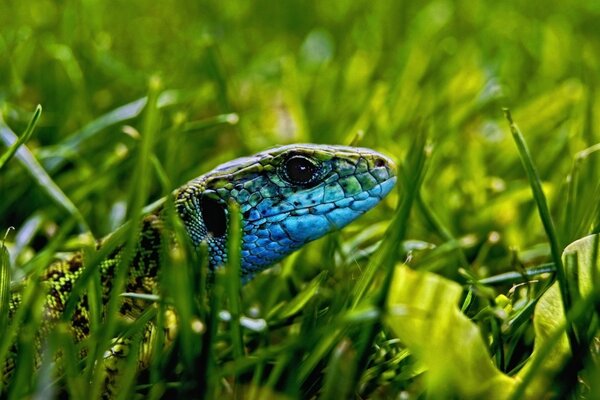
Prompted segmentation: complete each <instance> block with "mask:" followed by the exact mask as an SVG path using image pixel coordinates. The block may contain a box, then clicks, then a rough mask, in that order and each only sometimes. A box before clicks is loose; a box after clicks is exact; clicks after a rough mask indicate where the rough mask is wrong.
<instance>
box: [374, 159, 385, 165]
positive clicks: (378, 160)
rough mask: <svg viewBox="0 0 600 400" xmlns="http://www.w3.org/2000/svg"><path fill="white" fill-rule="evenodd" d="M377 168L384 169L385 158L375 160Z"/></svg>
mask: <svg viewBox="0 0 600 400" xmlns="http://www.w3.org/2000/svg"><path fill="white" fill-rule="evenodd" d="M375 166H376V167H383V166H385V160H384V159H383V158H377V159H375Z"/></svg>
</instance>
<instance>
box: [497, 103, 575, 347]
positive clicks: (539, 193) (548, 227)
mask: <svg viewBox="0 0 600 400" xmlns="http://www.w3.org/2000/svg"><path fill="white" fill-rule="evenodd" d="M504 115H505V117H506V120H507V121H508V123H509V126H510V131H511V133H512V136H513V139H514V141H515V144H516V145H517V149H518V150H519V156H520V157H521V162H522V163H523V167H524V168H525V172H526V173H527V178H528V179H529V184H530V185H531V191H532V192H533V198H534V200H535V203H536V205H537V208H538V213H539V215H540V219H541V220H542V224H543V225H544V230H545V231H546V236H547V237H548V241H549V243H550V251H551V253H552V259H553V261H554V265H555V266H556V278H557V280H558V284H559V287H560V291H561V295H562V302H563V308H564V311H565V314H566V313H568V312H569V310H570V309H571V306H572V299H571V294H570V291H569V282H567V275H566V273H565V267H564V265H563V262H562V258H561V254H562V249H561V248H560V240H559V239H558V235H557V233H556V229H555V227H554V222H553V220H552V216H551V215H550V209H549V208H548V203H547V201H546V195H545V194H544V191H543V189H542V184H541V179H540V176H539V174H538V172H537V170H536V168H535V165H534V163H533V160H532V158H531V154H530V152H529V148H528V147H527V143H526V142H525V138H524V137H523V134H522V133H521V131H520V129H519V127H518V126H517V125H516V124H515V123H514V121H513V119H512V116H511V114H510V111H509V110H508V109H504ZM567 332H568V336H569V342H570V344H571V348H572V349H573V351H576V349H577V348H578V347H579V342H578V340H577V336H576V334H575V330H574V327H573V326H570V327H569V329H568V330H567Z"/></svg>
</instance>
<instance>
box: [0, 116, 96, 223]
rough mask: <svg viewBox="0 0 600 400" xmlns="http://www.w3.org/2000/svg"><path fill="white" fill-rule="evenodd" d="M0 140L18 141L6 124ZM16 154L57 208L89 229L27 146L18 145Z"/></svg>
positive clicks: (0, 127)
mask: <svg viewBox="0 0 600 400" xmlns="http://www.w3.org/2000/svg"><path fill="white" fill-rule="evenodd" d="M0 140H2V141H3V142H4V144H6V145H7V146H12V145H14V144H15V143H17V142H18V141H19V139H18V138H17V135H15V133H14V132H13V131H12V130H11V129H10V128H9V127H8V126H6V125H0ZM16 156H17V158H18V159H19V161H20V162H21V164H22V165H23V167H24V168H25V170H26V171H27V172H29V174H30V175H31V177H32V178H33V180H34V181H35V183H36V184H37V185H38V187H39V188H40V190H41V191H42V192H44V193H46V194H47V195H48V197H50V199H52V200H53V201H54V202H55V203H56V205H58V206H59V208H62V209H63V210H65V211H66V212H67V213H68V214H69V215H71V216H72V217H73V218H75V219H76V220H77V222H78V223H79V226H80V228H81V229H82V230H83V231H86V232H87V231H89V230H90V229H89V226H88V224H87V222H86V221H85V218H83V215H82V214H81V212H80V211H79V209H78V208H77V207H76V206H75V204H73V202H72V201H71V199H69V198H68V197H67V195H65V194H64V192H63V191H62V190H61V189H60V188H59V187H58V185H57V184H56V183H54V180H52V178H51V177H50V175H48V173H47V172H46V170H45V169H44V167H42V165H41V164H40V163H39V162H38V160H37V159H36V157H35V156H34V155H33V153H32V152H31V151H30V150H29V149H28V148H27V146H21V147H19V148H18V149H17V150H16Z"/></svg>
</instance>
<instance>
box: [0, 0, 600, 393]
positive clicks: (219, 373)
mask: <svg viewBox="0 0 600 400" xmlns="http://www.w3.org/2000/svg"><path fill="white" fill-rule="evenodd" d="M599 13H600V10H599V9H598V8H597V6H595V3H593V2H587V3H582V4H567V3H564V2H559V1H550V2H546V3H544V4H543V5H538V4H536V3H535V2H534V3H531V2H529V3H524V2H517V1H510V2H503V3H495V2H492V1H485V2H479V3H477V4H473V3H472V2H451V1H444V0H441V1H430V2H368V1H339V2H336V3H335V4H330V5H328V6H325V5H324V4H320V3H318V2H315V3H314V4H309V3H306V2H304V1H295V0H294V1H289V2H285V3H282V4H273V3H272V2H268V1H266V0H259V1H255V2H252V3H248V2H242V1H234V2H228V3H226V4H221V3H218V4H217V2H212V1H207V2H186V1H181V0H171V1H168V2H166V3H164V2H163V3H151V2H148V1H146V0H134V1H130V2H123V3H120V4H118V5H115V4H110V3H107V2H100V1H96V0H91V1H85V2H66V3H65V2H63V3H59V2H53V1H50V0H40V1H36V2H33V3H31V4H29V3H25V2H3V3H2V4H0V24H1V26H2V30H1V32H0V143H2V144H3V145H2V146H0V238H3V237H4V235H5V232H8V234H7V239H6V243H5V244H6V248H7V249H8V253H9V254H10V257H9V259H8V260H6V257H4V255H2V254H0V255H2V259H1V263H2V265H0V272H1V273H2V274H1V275H0V294H3V293H4V292H5V289H6V288H7V287H8V286H15V285H18V284H19V282H21V281H22V279H23V277H24V276H25V275H28V276H31V277H32V279H35V276H37V275H39V274H40V273H41V271H42V270H43V268H45V267H46V266H47V265H48V264H49V263H50V261H51V259H52V257H54V255H55V254H57V252H58V253H61V252H72V251H77V250H83V251H84V254H85V257H86V263H87V268H86V269H85V271H84V273H83V275H82V278H81V280H80V281H79V282H78V284H76V285H75V286H74V288H73V293H74V296H73V297H72V298H71V300H70V302H69V303H68V304H67V312H66V314H65V317H64V320H63V321H62V322H63V323H61V324H59V326H58V327H57V328H56V329H54V330H52V332H50V334H49V337H48V340H47V342H45V343H42V345H41V347H42V350H43V351H42V358H41V359H39V360H36V362H37V363H38V364H39V365H40V366H39V369H38V371H39V372H38V373H36V374H32V373H31V371H32V368H31V364H32V363H33V362H34V354H35V353H36V350H35V348H36V346H38V344H37V343H36V339H35V332H36V331H37V330H38V329H39V327H40V324H41V319H40V315H39V313H35V312H32V310H34V309H35V307H38V306H39V304H40V301H41V300H43V299H42V297H43V296H41V292H40V291H39V290H37V287H34V286H32V285H28V286H27V287H26V288H25V291H24V292H23V304H24V305H23V306H22V307H21V308H19V309H18V310H17V311H16V313H15V314H14V315H13V316H12V320H11V323H10V324H2V325H1V326H0V359H3V358H4V357H5V356H6V354H7V352H8V351H9V349H10V344H11V343H12V341H13V340H18V341H19V343H20V348H22V349H24V350H23V351H22V352H20V353H19V356H18V359H19V360H22V361H21V362H20V363H18V364H19V366H18V367H17V368H16V369H15V376H14V379H13V381H12V384H11V385H9V387H8V389H6V388H3V390H8V393H9V394H10V395H11V396H13V397H21V396H31V395H33V394H35V393H42V392H44V393H49V392H48V391H52V393H59V392H66V393H67V394H68V395H69V396H70V397H73V398H87V397H88V396H89V395H97V394H98V393H99V391H101V390H102V379H103V377H102V371H101V368H100V367H99V365H100V364H101V362H102V359H103V355H104V352H105V351H106V350H107V349H108V348H109V347H110V346H111V341H112V339H113V338H114V337H115V336H117V335H123V337H127V338H130V339H131V340H132V342H133V343H134V346H135V343H140V338H141V337H142V336H141V335H142V332H143V330H144V324H143V320H142V321H138V322H136V323H132V324H130V325H127V326H123V324H122V323H121V321H119V320H118V319H117V318H116V317H115V313H114V311H115V310H116V307H117V303H118V300H119V298H120V295H121V293H120V291H118V290H117V291H115V292H114V293H113V296H112V298H111V303H110V305H109V307H108V309H109V313H108V314H107V317H106V318H104V319H103V318H101V316H100V309H101V305H100V303H99V293H100V292H101V287H100V284H99V277H98V270H97V266H98V265H99V264H100V263H101V262H102V260H103V259H104V258H105V257H106V256H107V255H108V254H110V253H111V252H112V251H113V250H114V249H115V248H116V247H117V246H119V245H123V244H125V248H126V251H125V256H124V257H123V259H124V260H125V261H124V262H123V263H122V264H123V265H121V267H126V266H127V265H126V264H127V263H126V260H127V258H128V257H127V253H128V252H129V253H131V252H132V251H133V250H132V246H133V244H134V243H135V240H137V236H136V233H137V226H138V225H137V221H139V219H140V218H141V216H142V214H143V211H147V210H148V209H149V208H156V207H157V206H158V205H159V204H163V205H164V207H165V210H166V211H165V216H166V217H165V218H166V223H167V224H168V225H169V227H170V228H171V232H172V234H173V237H175V238H176V240H177V241H178V242H180V243H185V240H182V239H184V236H185V233H184V232H183V229H182V227H181V226H180V225H178V224H179V222H178V221H177V219H176V218H174V216H173V215H172V210H171V209H170V207H171V206H172V205H171V204H170V200H169V199H168V198H167V199H166V200H165V196H167V195H168V194H169V193H170V192H171V191H172V190H173V189H174V188H176V187H178V186H179V185H181V184H183V183H184V182H186V181H187V180H189V179H191V178H193V177H196V176H198V175H200V174H202V173H204V172H206V171H208V170H210V169H211V168H213V167H214V166H216V165H217V164H219V163H221V162H224V161H228V160H231V159H233V158H235V157H239V156H244V155H249V154H252V153H254V152H257V151H260V150H263V149H265V148H268V147H271V146H274V145H277V144H286V143H297V142H316V143H336V144H350V143H352V144H353V145H359V146H366V147H371V148H374V149H376V150H379V151H382V152H384V153H386V154H387V155H389V156H391V157H392V158H394V159H395V160H396V161H397V162H398V163H401V166H400V171H401V175H400V176H401V177H402V179H399V184H398V188H397V189H398V190H397V191H396V192H395V193H393V194H391V195H390V196H389V197H388V198H387V199H386V200H385V201H384V202H383V203H382V204H380V205H379V206H378V207H377V208H376V209H375V210H373V211H372V212H370V213H368V214H367V215H365V216H364V217H362V218H361V219H359V220H358V221H356V222H354V223H353V224H351V225H350V226H348V227H347V228H346V229H344V230H343V231H342V232H341V233H335V234H332V235H330V236H328V237H326V238H324V239H322V240H319V241H317V242H316V243H313V244H310V245H308V246H306V247H305V248H304V249H302V250H300V251H299V252H298V253H296V254H294V255H292V256H290V257H288V258H287V259H286V260H284V261H283V262H281V263H280V264H279V265H277V266H275V267H274V268H273V269H272V270H270V271H268V272H266V273H264V274H261V275H259V276H258V277H256V279H254V280H253V281H252V282H250V283H249V284H248V285H245V286H244V287H242V288H240V287H239V286H238V285H239V283H238V282H233V281H232V280H231V272H229V274H228V273H223V274H218V275H217V276H216V277H215V280H214V282H213V284H211V285H206V284H205V282H206V280H207V276H206V260H205V259H204V258H203V257H202V254H198V253H197V252H195V251H193V250H192V249H190V248H188V247H189V246H187V245H185V244H183V245H181V246H180V247H177V248H176V249H173V248H169V247H167V248H165V249H164V257H163V260H164V265H163V268H162V269H163V271H164V273H163V274H162V276H161V277H160V280H161V292H160V295H158V296H157V297H156V298H154V299H153V300H152V301H151V303H152V304H153V306H152V308H151V309H149V311H148V313H147V314H144V316H143V317H142V318H147V319H152V320H154V321H155V324H156V326H157V329H156V331H157V332H158V333H157V335H156V337H155V338H154V340H155V346H154V347H155V348H154V350H153V351H154V353H155V354H154V357H153V358H152V359H151V361H150V364H149V366H148V368H147V369H146V370H145V371H143V372H142V373H141V374H140V376H136V375H135V371H136V368H134V365H135V363H136V357H135V354H134V353H135V352H132V353H131V354H130V355H129V356H128V357H127V358H126V360H125V361H124V362H125V364H126V365H128V367H127V368H125V369H126V371H127V372H124V373H123V382H124V386H126V387H128V388H129V389H128V390H126V391H123V392H122V394H121V396H122V397H123V398H128V396H129V395H130V394H131V393H133V392H138V393H141V394H143V395H147V396H149V397H151V398H160V397H161V396H163V395H165V394H168V395H173V394H178V395H180V396H181V397H182V398H183V397H186V398H188V397H202V396H204V397H205V398H217V397H222V396H229V397H234V396H237V397H241V396H244V397H248V398H255V399H259V398H264V397H265V396H274V397H275V396H279V395H280V396H288V397H290V398H307V397H311V396H322V397H323V398H336V395H338V393H339V394H340V395H342V394H347V395H348V396H349V397H353V396H359V397H362V398H366V397H375V398H387V397H395V396H397V395H398V394H399V393H401V392H404V393H405V395H406V396H408V397H409V398H417V397H419V396H420V395H422V394H423V393H429V394H433V395H435V394H436V393H437V394H439V388H433V389H432V388H428V387H427V385H428V383H427V380H426V379H425V377H426V376H427V375H426V372H425V370H424V367H423V365H422V364H420V363H419V362H418V361H419V360H415V355H414V354H411V352H410V351H409V350H408V349H407V347H406V343H402V342H401V341H399V339H398V337H397V336H396V335H395V333H394V332H392V331H391V330H390V329H389V328H388V327H387V326H386V324H385V323H382V322H381V321H382V318H383V317H385V315H387V311H386V305H385V300H386V298H387V297H388V292H389V291H390V290H393V288H392V289H391V288H390V287H389V284H390V282H391V279H392V273H393V272H394V269H395V267H396V266H397V265H398V264H401V263H406V264H408V265H409V266H410V267H411V268H412V269H414V270H424V271H431V272H434V273H436V274H438V275H440V276H443V277H445V278H448V279H450V280H453V281H455V282H458V283H459V284H460V285H462V287H463V288H464V293H463V296H464V299H463V300H464V301H463V302H462V304H461V305H460V306H462V310H463V312H464V313H465V314H466V315H467V316H468V317H469V318H471V320H472V321H474V322H475V323H476V324H477V327H478V329H479V330H480V332H481V334H482V336H483V337H484V338H485V339H486V341H485V342H486V345H487V346H488V350H489V353H490V354H489V355H490V360H492V361H493V363H494V365H495V366H496V367H497V368H498V369H499V370H500V371H502V372H505V373H507V374H509V375H510V376H515V374H517V373H518V372H519V371H520V370H521V369H522V367H523V365H526V364H527V362H528V361H530V360H529V359H528V357H529V355H530V353H531V350H532V346H533V339H534V336H535V334H534V330H533V326H532V323H531V318H532V315H533V311H534V307H535V303H536V301H537V300H538V299H539V298H540V296H541V295H542V294H543V291H544V290H545V289H546V288H547V287H548V286H549V284H550V283H551V280H552V279H553V274H552V273H549V272H554V271H558V280H559V281H560V283H561V285H562V287H563V289H571V291H572V294H571V295H569V296H565V300H566V301H565V306H566V308H567V309H569V314H568V315H569V317H570V319H569V320H568V321H569V326H571V328H570V329H569V330H568V331H569V332H570V336H571V341H572V342H573V343H574V344H576V345H577V344H582V345H581V346H579V345H577V346H576V347H577V352H578V354H583V355H584V356H585V357H584V358H585V359H586V360H588V359H589V357H588V355H589V353H588V352H587V347H586V346H585V344H586V343H588V341H589V339H590V337H591V336H593V334H594V333H595V328H596V326H597V322H596V317H594V319H593V320H592V322H591V323H590V324H589V327H590V328H589V329H584V328H585V327H584V326H582V321H584V319H582V318H580V316H581V315H583V314H585V313H584V312H583V311H581V307H582V306H581V304H587V305H589V304H594V305H595V303H596V302H597V301H596V300H595V299H594V296H593V295H589V296H588V295H585V296H583V297H579V296H578V295H577V293H579V289H578V284H577V281H576V277H575V276H576V275H577V268H578V264H577V262H574V263H573V262H571V263H570V264H569V266H570V267H569V268H565V270H564V271H563V268H562V267H560V263H561V258H560V253H561V252H562V250H563V248H564V247H565V246H567V245H568V244H569V243H571V242H573V241H575V240H576V239H578V238H581V237H583V236H585V235H586V234H589V233H597V232H598V229H599V228H598V227H599V226H600V223H599V221H600V212H599V211H600V207H599V206H598V195H599V194H600V192H599V187H600V186H599V185H598V182H599V179H600V168H598V167H599V166H600V164H599V158H598V152H597V147H598V146H597V143H598V142H599V137H598V129H597V128H596V127H597V126H598V122H599V121H600V120H599V117H598V116H599V115H600V114H599V112H598V107H599V102H598V99H597V91H596V87H597V86H598V78H597V77H598V76H600V70H599V69H600V62H599V57H598V54H600V48H598V43H599V40H598V39H599V38H600V32H599V31H598V30H597V28H596V24H595V22H594V21H596V20H597V18H598V17H599V16H600V15H599ZM38 104H40V105H41V106H42V107H43V109H44V112H43V113H42V115H41V117H40V112H39V108H38V109H36V107H37V105H38ZM503 107H509V108H510V109H511V111H512V115H513V118H514V121H515V122H516V123H517V124H518V125H519V127H520V129H521V132H522V133H521V134H519V135H516V138H517V141H516V142H515V140H514V139H513V136H512V135H511V131H510V129H509V126H508V125H507V124H506V121H505V120H504V116H503V113H502V108H503ZM34 127H35V129H34ZM23 132H24V133H23ZM31 132H33V134H32V135H31ZM424 132H427V134H426V135H425V134H424ZM17 138H20V142H22V143H19V144H20V147H19V148H18V149H17V147H16V145H14V146H13V147H11V146H12V145H13V143H15V142H16V141H17ZM426 140H427V141H426ZM524 149H528V151H524ZM15 150H17V153H16V155H15V153H14V151H15ZM522 160H524V161H525V167H526V168H525V169H524V168H523V165H522ZM532 186H533V188H534V194H532V190H531V187H532ZM161 199H162V200H161ZM542 199H545V200H542ZM148 204H150V205H151V206H150V207H147V205H148ZM540 215H541V218H540ZM127 221H130V222H133V223H129V224H128V223H127ZM548 221H552V224H551V225H552V226H553V227H551V228H549V225H548V223H549V222H548ZM11 226H12V227H14V230H10V231H9V230H8V229H9V227H11ZM115 230H116V232H115ZM112 232H114V233H113V234H112V235H111V236H109V237H107V238H106V236H107V235H108V234H110V233H112ZM101 238H106V239H105V240H104V244H103V247H101V248H100V249H95V248H94V239H96V240H98V239H101ZM232 238H233V239H235V238H236V237H235V235H233V236H232ZM238 239H239V238H238ZM127 249H129V250H127ZM200 253H202V251H201V252H200ZM8 264H9V265H10V268H7V265H8ZM557 264H559V266H558V269H556V265H557ZM531 268H537V269H533V270H532V269H531ZM120 271H121V273H120V275H119V276H118V278H117V279H116V282H115V283H116V286H117V287H121V286H122V283H123V279H124V275H123V274H124V273H125V269H124V268H121V269H120ZM233 273H235V269H234V270H233ZM502 274H506V275H502ZM7 276H8V277H9V278H7ZM7 280H11V281H12V282H8V281H7ZM527 280H529V281H530V282H529V283H526V284H522V282H525V281H527ZM83 291H86V292H87V293H88V295H89V297H90V307H91V308H92V315H93V318H92V320H91V324H92V334H91V335H90V337H89V338H88V339H86V340H85V341H84V342H82V343H78V344H73V343H71V342H69V337H68V333H67V330H66V328H67V323H68V321H69V318H70V316H71V314H72V312H73V308H74V306H75V305H76V301H77V299H78V297H77V295H79V294H81V293H82V292H83ZM238 293H241V296H238ZM563 293H566V291H565V292H563ZM573 293H574V295H573ZM592 293H593V294H596V295H597V290H596V289H594V291H593V292H592ZM498 295H505V296H506V297H498ZM0 297H1V296H0ZM569 298H571V301H569ZM506 299H508V300H506ZM170 310H176V313H177V315H178V318H179V328H178V334H177V336H176V338H175V341H174V343H172V344H170V345H168V346H166V347H165V346H163V344H164V343H165V342H168V339H167V338H166V337H165V334H164V332H163V329H161V328H162V327H164V326H165V325H166V323H167V322H166V319H167V318H168V315H169V311H170ZM0 311H1V312H0V319H1V318H3V316H2V315H3V314H2V313H4V312H5V311H6V309H5V307H3V305H0ZM220 311H227V312H225V313H220ZM238 316H240V317H241V318H237V317H238ZM141 344H142V345H143V343H141ZM549 348H550V347H549ZM58 350H62V351H63V355H62V356H61V357H59V358H56V357H55V355H56V353H57V352H58ZM82 350H85V353H86V354H87V356H86V357H85V358H83V359H81V357H80V356H79V355H80V353H81V352H82ZM582 357H583V356H582ZM440 360H442V355H440ZM17 361H18V360H17ZM536 363H537V361H536ZM566 365H567V366H572V365H575V364H570V363H567V364H566ZM583 366H584V372H583V373H582V376H585V377H587V378H586V379H587V380H586V381H585V382H586V383H589V382H593V380H594V379H592V377H595V376H596V375H597V373H598V372H597V371H598V369H597V368H596V366H595V364H594V362H593V359H592V361H590V362H587V363H586V364H585V365H583ZM579 367H581V365H579ZM540 371H542V369H538V370H537V371H536V370H535V368H533V370H530V371H529V372H528V374H530V375H531V376H532V377H535V376H536V373H540ZM563 372H564V371H563ZM571 378H572V377H570V376H569V375H568V374H566V373H563V374H562V375H559V378H557V379H556V381H555V382H554V384H555V386H556V387H554V388H553V389H555V390H556V393H560V394H565V395H566V394H569V395H572V396H574V397H575V398H577V396H583V395H584V394H586V392H585V388H584V386H585V385H577V381H576V380H573V379H571ZM528 379H529V378H528ZM532 379H533V378H532ZM590 385H592V387H591V389H589V390H590V393H592V394H594V393H596V392H594V390H596V391H597V387H596V386H597V385H596V386H594V385H593V384H592V383H590ZM338 391H339V392H338Z"/></svg>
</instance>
